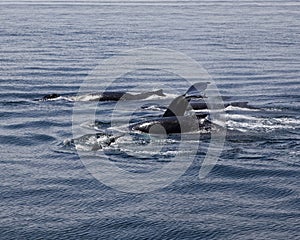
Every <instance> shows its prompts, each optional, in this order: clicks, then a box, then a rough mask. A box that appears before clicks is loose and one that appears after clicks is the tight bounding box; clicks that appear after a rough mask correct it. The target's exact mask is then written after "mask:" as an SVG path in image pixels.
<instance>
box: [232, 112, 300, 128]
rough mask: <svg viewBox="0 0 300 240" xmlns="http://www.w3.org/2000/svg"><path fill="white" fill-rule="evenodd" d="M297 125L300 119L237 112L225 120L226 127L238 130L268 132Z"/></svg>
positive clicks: (296, 126)
mask: <svg viewBox="0 0 300 240" xmlns="http://www.w3.org/2000/svg"><path fill="white" fill-rule="evenodd" d="M238 120H240V121H238ZM299 125H300V119H295V118H288V117H284V118H257V117H252V116H244V115H239V114H237V115H231V116H229V120H228V121H227V127H228V129H230V130H238V131H240V132H247V131H249V130H250V131H252V130H254V131H258V132H259V131H266V132H270V131H274V130H279V129H296V128H298V127H299Z"/></svg>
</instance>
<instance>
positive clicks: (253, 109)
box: [225, 105, 260, 112]
mask: <svg viewBox="0 0 300 240" xmlns="http://www.w3.org/2000/svg"><path fill="white" fill-rule="evenodd" d="M225 110H226V111H251V112H253V111H260V110H259V109H255V108H247V107H237V106H231V105H229V106H227V107H226V108H225Z"/></svg>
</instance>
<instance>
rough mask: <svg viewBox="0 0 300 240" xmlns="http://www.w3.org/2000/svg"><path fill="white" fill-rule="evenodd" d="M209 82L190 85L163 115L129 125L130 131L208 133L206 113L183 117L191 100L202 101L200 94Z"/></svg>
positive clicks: (208, 123) (202, 97) (208, 122)
mask: <svg viewBox="0 0 300 240" xmlns="http://www.w3.org/2000/svg"><path fill="white" fill-rule="evenodd" d="M208 84H209V82H206V83H205V82H204V83H203V82H200V83H196V84H194V85H192V86H191V87H190V88H189V89H188V90H187V91H186V93H185V94H183V95H180V96H178V97H176V98H175V99H173V100H172V102H171V103H170V104H169V106H168V107H167V110H166V111H165V112H164V114H163V115H162V116H160V117H157V118H152V119H150V120H146V121H142V122H138V123H134V124H131V125H130V126H129V130H130V131H139V132H143V133H151V134H174V133H175V134H177V133H188V132H195V131H199V130H201V131H203V130H205V131H209V130H210V129H211V124H212V123H211V121H210V120H209V115H208V113H202V114H196V115H194V116H193V115H184V114H185V112H186V110H187V109H188V107H189V101H190V100H191V99H195V98H197V99H204V98H205V95H204V94H202V93H201V92H202V91H204V90H205V89H206V88H207V85H208Z"/></svg>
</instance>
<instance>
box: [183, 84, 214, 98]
mask: <svg viewBox="0 0 300 240" xmlns="http://www.w3.org/2000/svg"><path fill="white" fill-rule="evenodd" d="M209 83H210V82H198V83H195V84H193V85H192V86H190V87H189V89H188V90H187V91H186V93H185V94H184V95H185V96H186V95H194V94H198V95H199V94H200V93H201V92H203V91H204V90H205V89H206V88H207V85H208V84H209Z"/></svg>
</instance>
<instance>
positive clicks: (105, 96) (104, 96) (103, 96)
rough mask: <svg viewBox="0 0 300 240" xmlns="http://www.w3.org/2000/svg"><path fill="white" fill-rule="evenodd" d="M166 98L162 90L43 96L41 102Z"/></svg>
mask: <svg viewBox="0 0 300 240" xmlns="http://www.w3.org/2000/svg"><path fill="white" fill-rule="evenodd" d="M155 95H156V96H161V97H164V96H166V95H165V94H164V93H163V90H162V89H160V90H157V91H149V92H143V93H138V94H131V93H127V92H108V91H107V92H103V93H92V94H86V95H79V96H69V97H68V96H63V95H59V94H56V93H53V94H48V95H45V96H44V97H43V98H42V99H41V100H42V101H48V100H56V99H60V98H62V97H63V98H66V99H68V100H70V101H100V102H102V101H119V100H121V101H123V100H141V99H146V98H148V97H151V96H155Z"/></svg>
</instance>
